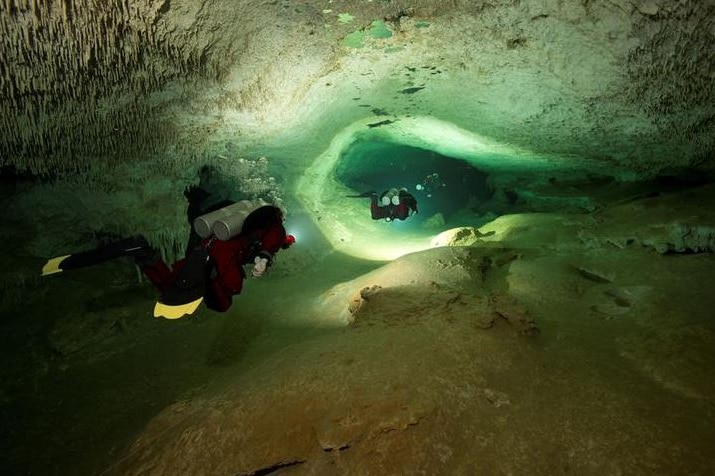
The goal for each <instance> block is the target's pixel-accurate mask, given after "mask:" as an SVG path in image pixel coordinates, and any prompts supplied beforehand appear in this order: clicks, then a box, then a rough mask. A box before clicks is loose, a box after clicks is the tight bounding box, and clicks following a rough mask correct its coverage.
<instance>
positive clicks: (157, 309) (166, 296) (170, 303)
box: [154, 247, 210, 319]
mask: <svg viewBox="0 0 715 476" xmlns="http://www.w3.org/2000/svg"><path fill="white" fill-rule="evenodd" d="M209 271H210V266H209V253H208V250H206V249H205V248H201V247H199V248H195V249H194V250H193V251H192V252H191V253H190V254H189V256H187V257H186V262H185V264H184V267H183V268H181V271H180V272H179V275H178V276H177V277H176V280H175V281H174V282H173V283H172V284H171V286H169V288H168V289H167V290H166V291H164V292H163V293H162V294H161V297H160V298H159V301H157V303H156V305H155V306H154V317H165V318H167V319H178V318H180V317H183V316H185V315H187V314H188V315H191V314H193V313H194V312H195V311H196V309H198V307H199V305H200V304H201V302H202V301H203V299H204V293H205V292H206V286H207V284H208V279H209Z"/></svg>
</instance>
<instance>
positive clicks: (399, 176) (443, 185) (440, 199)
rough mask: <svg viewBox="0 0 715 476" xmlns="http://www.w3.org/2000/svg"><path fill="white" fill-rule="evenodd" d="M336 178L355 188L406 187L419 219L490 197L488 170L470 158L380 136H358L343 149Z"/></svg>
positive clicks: (414, 220) (452, 211) (445, 214)
mask: <svg viewBox="0 0 715 476" xmlns="http://www.w3.org/2000/svg"><path fill="white" fill-rule="evenodd" d="M334 174H335V178H336V179H337V180H338V181H340V182H341V183H343V184H344V185H345V186H347V187H349V188H351V189H353V190H355V191H356V192H358V193H363V192H367V191H371V190H374V191H376V192H378V194H379V193H381V192H383V191H385V190H388V189H390V188H393V187H395V188H401V187H404V188H406V189H407V190H408V191H409V192H410V193H411V194H412V195H414V196H415V198H416V199H417V201H418V206H419V210H420V212H419V214H418V215H416V216H414V217H412V218H410V222H412V223H413V224H419V223H422V222H424V221H425V220H427V219H429V218H430V217H433V216H435V215H436V214H438V213H439V214H442V216H443V217H444V219H445V221H449V218H450V216H452V215H454V214H456V213H458V212H460V211H462V210H464V209H465V208H467V207H469V206H473V205H474V204H475V203H483V202H487V201H488V200H490V199H491V198H492V196H493V191H492V190H491V189H490V187H489V186H488V185H487V179H488V177H489V174H488V173H486V172H483V171H481V170H479V169H477V168H475V167H474V166H472V165H471V164H469V163H468V162H466V161H464V160H461V159H456V158H453V157H448V156H445V155H442V154H440V153H438V152H435V151H433V150H427V149H421V148H417V147H411V146H406V145H401V144H395V143H390V142H383V141H373V140H358V141H356V142H353V143H352V144H351V145H350V146H349V147H348V148H347V149H346V150H345V151H344V152H343V153H342V155H341V157H340V160H339V161H338V163H337V166H336V168H335V170H334Z"/></svg>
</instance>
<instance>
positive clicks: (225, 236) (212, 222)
mask: <svg viewBox="0 0 715 476" xmlns="http://www.w3.org/2000/svg"><path fill="white" fill-rule="evenodd" d="M263 205H265V204H264V203H260V204H256V203H253V202H251V201H249V200H241V201H240V202H236V203H234V204H231V205H228V206H225V207H223V208H219V209H218V210H215V211H213V212H210V213H206V214H205V215H201V216H199V217H197V218H196V219H194V223H193V226H194V230H195V231H196V234H198V235H199V236H200V237H201V238H202V239H204V238H208V237H209V236H211V235H214V236H216V238H218V239H219V240H221V241H228V240H230V239H231V238H233V237H234V236H236V235H238V234H239V233H241V229H242V228H243V222H244V221H245V220H246V217H247V216H248V215H250V214H251V213H252V212H253V211H255V210H257V209H258V208H260V207H261V206H263Z"/></svg>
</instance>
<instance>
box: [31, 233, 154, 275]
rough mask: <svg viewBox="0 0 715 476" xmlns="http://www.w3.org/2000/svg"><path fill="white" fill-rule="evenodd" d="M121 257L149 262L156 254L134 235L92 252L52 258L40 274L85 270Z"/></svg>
mask: <svg viewBox="0 0 715 476" xmlns="http://www.w3.org/2000/svg"><path fill="white" fill-rule="evenodd" d="M121 256H129V257H133V258H135V259H136V260H137V261H146V262H149V261H154V260H156V259H157V257H158V253H157V252H156V251H155V250H153V249H152V248H151V247H150V246H149V243H148V242H147V241H146V238H144V237H143V236H141V235H136V236H132V237H130V238H125V239H123V240H119V241H115V242H113V243H109V244H108V245H105V246H100V247H99V248H95V249H93V250H88V251H82V252H80V253H74V254H71V255H67V256H61V257H58V258H52V259H51V260H49V261H48V262H47V264H46V265H45V267H44V268H43V269H42V274H43V275H47V274H54V273H59V272H62V271H68V270H70V269H79V268H85V267H87V266H92V265H95V264H100V263H104V262H105V261H110V260H113V259H115V258H119V257H121ZM140 266H141V264H140Z"/></svg>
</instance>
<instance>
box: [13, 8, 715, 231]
mask: <svg viewBox="0 0 715 476" xmlns="http://www.w3.org/2000/svg"><path fill="white" fill-rule="evenodd" d="M346 14H347V15H346ZM374 21H381V22H383V25H384V26H385V27H386V28H387V30H388V31H389V37H378V38H375V37H371V36H370V35H369V34H367V33H366V32H367V31H368V30H369V28H370V26H371V25H372V24H373V22H374ZM714 23H715V3H713V2H712V1H705V2H703V1H695V0H690V1H681V2H677V3H676V2H657V1H636V2H626V3H623V4H620V3H613V2H609V1H605V0H603V1H590V0H589V1H587V0H584V1H581V2H563V1H560V0H529V1H514V0H500V1H496V0H494V1H477V2H474V1H466V0H452V1H443V2H433V1H427V0H416V1H397V0H393V1H374V2H361V1H356V0H355V1H340V2H338V1H336V2H333V3H331V4H325V3H324V2H318V1H312V0H309V1H303V2H289V1H258V2H256V1H242V2H234V1H231V2H228V1H219V0H206V1H195V0H172V1H169V0H141V1H139V0H111V1H109V2H105V1H102V2H100V1H98V0H86V1H78V0H65V1H63V2H49V1H41V0H5V1H4V2H3V3H2V4H0V58H2V61H0V110H1V111H2V114H0V130H2V132H3V134H2V136H1V137H0V166H2V167H7V166H11V167H14V168H15V169H17V170H19V171H27V172H29V173H31V174H33V175H35V176H43V177H45V178H49V179H50V180H52V181H57V180H59V181H60V182H62V183H61V186H60V187H59V188H58V187H57V185H56V184H54V185H52V187H54V188H51V189H48V188H47V187H48V186H49V185H47V184H45V185H42V186H40V187H38V188H37V189H32V190H29V191H28V193H27V194H25V195H24V196H28V195H29V198H23V200H24V203H21V204H19V205H16V208H18V209H20V210H25V209H27V208H28V205H27V204H29V203H33V201H34V202H38V201H39V202H42V201H43V200H44V201H46V200H48V197H55V198H58V197H60V199H58V200H56V202H57V203H62V202H63V201H65V202H67V201H69V202H71V200H69V199H66V200H63V199H61V197H68V196H69V197H71V195H72V194H75V195H76V194H83V196H85V197H87V198H86V200H85V201H86V202H88V203H95V202H96V203H105V201H103V200H92V198H91V197H93V196H94V195H93V194H94V193H104V194H107V193H109V194H111V195H112V196H117V197H121V196H126V197H127V200H122V199H120V198H118V199H117V201H116V202H114V203H112V201H111V200H109V201H108V202H107V203H108V204H107V205H105V206H103V207H102V208H99V207H96V208H95V209H92V210H88V209H87V207H74V208H72V207H69V206H68V207H64V208H62V209H61V210H55V211H54V212H53V216H56V215H57V214H60V215H61V214H64V215H66V219H67V220H76V221H79V220H85V221H88V219H89V218H91V217H92V214H97V213H102V214H104V215H106V216H107V218H106V220H108V221H111V220H112V218H111V217H115V220H116V223H113V224H110V225H109V226H111V227H113V229H117V230H118V231H133V230H136V229H140V228H141V227H143V226H144V225H145V224H146V222H147V217H151V216H153V215H156V214H157V213H159V214H164V215H165V216H172V217H175V218H174V219H167V220H162V221H160V224H159V225H158V226H160V227H161V228H162V229H166V230H168V233H169V234H171V235H172V236H180V235H182V234H183V227H184V226H185V224H184V223H183V221H181V220H180V217H181V211H182V209H183V206H184V203H183V201H182V200H181V197H180V192H181V190H182V189H183V188H184V187H186V186H187V185H189V184H191V183H195V182H196V177H197V170H198V169H199V168H200V167H201V166H203V165H206V164H207V163H216V162H219V163H221V164H223V165H222V166H223V167H224V168H225V169H226V170H228V172H227V173H229V174H231V169H232V164H234V163H235V161H237V160H238V159H239V158H242V157H247V158H255V157H257V156H259V155H266V156H267V157H268V160H269V161H271V163H272V164H273V167H274V168H276V169H278V170H281V171H282V174H283V175H282V176H281V177H279V179H280V180H281V181H282V182H283V183H285V184H286V186H287V188H289V189H290V187H291V184H292V183H294V180H295V178H296V177H297V176H298V175H300V174H301V173H302V171H303V170H304V169H305V167H306V166H307V165H309V164H310V163H311V161H312V160H313V159H314V158H315V157H317V156H318V155H320V153H321V152H323V150H324V149H325V148H326V147H327V146H328V144H329V142H330V140H331V138H332V136H333V135H334V134H336V133H337V132H339V131H340V130H342V129H343V128H345V127H346V126H348V125H349V124H351V123H353V122H355V121H357V120H362V119H365V118H367V117H376V118H377V119H378V120H379V119H381V118H383V117H384V118H399V117H405V116H434V117H437V118H439V119H442V120H445V121H449V122H452V123H454V124H455V125H457V126H459V127H461V128H463V129H466V130H469V131H472V132H475V133H478V134H482V135H484V136H486V137H489V138H491V139H492V140H494V141H498V142H502V143H505V144H508V145H510V146H513V147H516V148H520V149H524V150H528V151H533V152H534V153H537V154H542V155H543V154H550V155H552V156H553V157H554V158H555V160H557V161H563V163H564V164H567V163H570V164H572V163H574V161H579V160H581V161H584V163H585V162H586V161H588V162H589V163H593V162H597V163H599V164H602V165H604V166H605V167H613V168H614V170H615V171H624V170H626V171H632V172H633V173H635V174H638V175H642V176H646V175H650V174H655V173H658V172H659V171H660V170H664V169H682V168H688V167H700V168H703V169H707V168H711V166H712V150H713V137H715V134H713V132H715V131H714V129H715V127H714V123H713V117H714V114H715V113H714V111H713V106H712V105H713V98H714V90H713V88H714V87H713V84H715V82H713V77H712V75H713V71H715V53H713V49H712V48H711V45H712V42H713V31H715V24H714ZM355 34H358V35H359V36H360V35H361V37H362V38H363V40H364V41H363V45H362V46H361V47H355V45H351V44H350V43H349V42H347V41H346V38H348V37H351V36H350V35H355ZM413 88H416V89H417V90H416V91H414V92H411V93H406V92H405V91H407V90H411V89H413ZM419 88H423V89H419ZM526 166H528V163H527V164H526ZM4 170H7V169H4ZM233 178H234V179H235V180H236V181H237V183H241V181H243V180H245V179H246V178H247V177H245V176H241V175H240V174H235V177H233ZM249 178H250V177H249ZM137 188H139V189H141V191H140V192H137V191H136V189H137ZM66 190H69V191H66ZM35 193H36V194H39V195H37V196H32V195H33V194H35ZM68 194H69V195H68ZM130 196H131V197H133V198H131V199H129V197H130ZM172 197H177V200H176V201H175V202H173V203H172ZM157 203H160V204H161V205H160V206H159V207H157ZM107 207H109V208H107ZM112 207H115V208H117V209H120V208H123V209H128V208H131V209H132V211H133V213H131V214H130V213H118V214H113V213H111V212H112ZM89 208H91V205H90V206H89ZM83 210H84V211H83ZM25 215H26V214H25ZM133 217H140V218H137V219H134V218H133ZM43 219H51V217H43ZM120 220H121V222H120ZM124 220H129V221H124ZM45 221H47V220H45Z"/></svg>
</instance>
